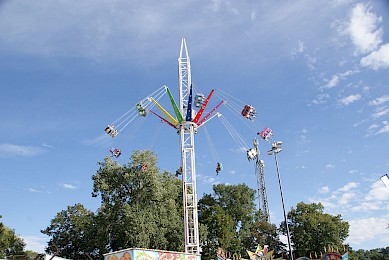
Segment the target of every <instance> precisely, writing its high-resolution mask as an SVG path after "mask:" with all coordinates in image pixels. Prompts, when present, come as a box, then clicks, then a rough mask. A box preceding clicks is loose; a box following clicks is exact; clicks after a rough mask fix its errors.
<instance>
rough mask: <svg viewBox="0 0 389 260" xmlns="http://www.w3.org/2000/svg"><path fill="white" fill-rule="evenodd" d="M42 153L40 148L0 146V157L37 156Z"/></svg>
mask: <svg viewBox="0 0 389 260" xmlns="http://www.w3.org/2000/svg"><path fill="white" fill-rule="evenodd" d="M44 152H45V150H44V149H42V148H40V147H33V146H23V145H17V144H0V157H14V156H37V155H40V154H42V153H44Z"/></svg>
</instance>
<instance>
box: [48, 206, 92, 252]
mask: <svg viewBox="0 0 389 260" xmlns="http://www.w3.org/2000/svg"><path fill="white" fill-rule="evenodd" d="M93 217H94V214H93V212H91V211H89V210H87V209H85V208H84V206H83V205H81V204H76V205H74V206H68V208H67V210H62V211H61V212H59V213H57V215H56V217H55V218H54V219H52V220H51V224H50V226H48V227H47V228H46V229H45V230H42V231H41V232H42V233H43V234H45V235H47V236H50V237H51V240H50V241H49V245H48V252H50V253H55V252H56V248H55V246H54V245H53V243H54V244H55V245H56V246H57V247H58V249H59V251H60V252H61V253H60V255H61V256H63V257H67V258H70V259H77V258H78V259H79V258H82V257H85V253H87V252H90V251H91V249H92V248H93V247H92V246H91V245H90V240H89V238H90V237H89V236H90V235H91V234H88V230H90V227H91V225H92V222H93Z"/></svg>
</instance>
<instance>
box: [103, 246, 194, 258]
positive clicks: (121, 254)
mask: <svg viewBox="0 0 389 260" xmlns="http://www.w3.org/2000/svg"><path fill="white" fill-rule="evenodd" d="M104 260H201V257H200V255H197V254H189V253H182V252H174V251H165V250H154V249H146V248H128V249H123V250H120V251H115V252H111V253H107V254H104Z"/></svg>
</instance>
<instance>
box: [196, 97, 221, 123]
mask: <svg viewBox="0 0 389 260" xmlns="http://www.w3.org/2000/svg"><path fill="white" fill-rule="evenodd" d="M223 103H224V100H222V101H220V103H219V104H217V106H216V107H214V108H213V109H212V110H211V111H210V112H209V113H208V114H207V115H206V116H204V117H203V118H202V119H201V120H200V121H199V123H198V124H197V125H198V126H201V125H202V124H203V123H204V121H205V120H207V118H208V117H209V116H210V115H211V114H212V113H213V112H215V110H216V109H218V108H219V107H220V105H221V104H223Z"/></svg>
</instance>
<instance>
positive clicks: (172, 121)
mask: <svg viewBox="0 0 389 260" xmlns="http://www.w3.org/2000/svg"><path fill="white" fill-rule="evenodd" d="M178 67H179V70H178V71H179V75H178V76H179V102H178V104H177V103H176V101H175V99H174V97H173V95H172V93H171V91H170V89H169V87H168V86H166V85H165V86H162V87H161V88H159V89H158V90H156V91H155V92H153V93H151V94H150V95H149V96H148V97H146V98H144V99H143V100H140V101H139V102H138V103H136V105H135V106H134V107H133V108H132V109H130V110H129V111H128V112H126V113H125V114H123V115H122V116H120V117H119V118H118V119H116V120H115V121H114V122H112V123H111V124H109V125H108V126H107V127H106V128H105V130H104V131H105V132H106V133H107V134H108V135H109V136H111V137H112V138H116V137H117V136H118V135H119V134H120V133H121V132H122V131H123V130H124V129H125V128H126V127H127V126H129V125H132V126H133V127H140V124H141V123H142V122H143V120H145V118H148V116H149V115H154V116H156V117H157V118H158V119H160V120H161V122H163V123H164V124H166V125H168V126H170V127H172V128H174V129H175V131H176V132H177V134H178V135H179V136H180V154H181V163H180V167H179V168H178V169H177V171H176V176H177V177H178V176H182V183H183V205H184V226H185V230H184V231H185V252H186V253H193V254H199V253H200V247H199V233H198V211H197V193H196V161H195V159H196V158H195V138H194V136H195V134H196V133H197V132H198V130H199V129H204V133H205V134H206V137H207V140H208V144H209V146H210V149H211V152H212V154H213V158H214V160H215V161H217V163H216V175H219V173H220V172H221V171H223V164H222V163H221V160H220V158H218V156H217V152H216V148H215V146H214V145H213V142H212V138H210V136H209V133H208V131H207V128H206V124H207V123H208V122H210V121H211V120H213V119H214V118H219V119H220V121H221V123H222V124H223V125H224V127H225V128H226V130H227V132H228V133H229V134H230V135H231V137H232V138H233V140H234V141H235V142H236V144H237V145H238V147H239V148H242V147H243V148H244V149H245V150H246V151H247V159H248V160H249V161H252V160H254V159H255V161H256V175H257V181H258V187H259V188H258V194H259V197H260V198H262V202H261V203H262V210H263V212H264V213H265V215H266V220H268V209H267V199H266V191H265V184H264V175H263V161H262V160H260V158H259V149H258V142H257V141H256V139H254V140H255V141H254V148H249V145H248V144H247V143H246V142H245V141H244V138H243V137H242V136H241V135H239V133H238V131H237V130H236V129H235V128H234V127H233V125H232V124H231V123H230V122H229V121H228V120H227V119H226V117H224V116H223V115H222V114H221V113H219V112H216V110H218V109H219V108H220V106H221V105H222V104H223V105H224V106H223V107H227V108H228V109H229V110H230V111H232V112H233V114H234V115H236V116H238V117H239V118H240V119H239V120H241V119H243V120H242V121H243V122H244V123H243V124H248V126H249V128H251V129H252V130H253V132H254V133H257V131H258V129H261V128H262V127H261V126H260V125H258V122H255V121H254V119H255V118H256V116H257V112H256V110H255V108H254V107H253V106H252V105H248V104H247V103H244V102H242V101H240V100H238V99H237V98H235V97H233V96H231V95H229V94H227V93H226V92H224V91H222V90H217V91H216V90H215V89H212V90H211V92H210V93H209V94H208V96H207V97H206V96H205V95H204V94H202V93H201V92H200V91H198V90H197V88H196V86H195V85H193V84H192V79H191V66H190V59H189V56H188V50H187V46H186V41H185V38H183V39H182V41H181V49H180V56H179V58H178ZM165 94H167V95H168V97H169V101H170V105H171V109H172V110H173V111H174V114H171V113H169V112H168V110H167V109H166V108H165V107H164V106H163V105H162V104H161V102H160V101H161V98H162V97H163V96H164V95H165ZM214 96H216V97H217V98H219V99H220V100H219V101H216V102H215V104H216V105H215V106H214V107H213V108H212V109H210V110H209V111H208V110H207V109H208V104H209V103H210V101H211V99H212V97H214ZM227 99H228V102H227V101H226V100H227ZM155 107H156V108H157V109H158V110H159V111H160V112H161V113H162V114H163V115H161V114H159V113H157V112H156V111H157V110H156V109H154V108H155ZM194 108H198V111H197V113H196V111H195V110H194ZM206 111H208V112H206ZM204 113H205V115H203V114H204ZM258 135H259V136H260V139H261V140H265V141H267V142H269V141H268V139H270V138H271V136H272V130H271V129H270V128H264V129H263V130H262V131H261V132H259V133H258ZM110 152H111V156H112V157H116V158H118V157H119V156H120V155H121V154H122V150H121V149H120V148H112V149H111V150H110ZM146 169H147V165H141V166H139V168H138V170H142V171H144V170H146Z"/></svg>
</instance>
